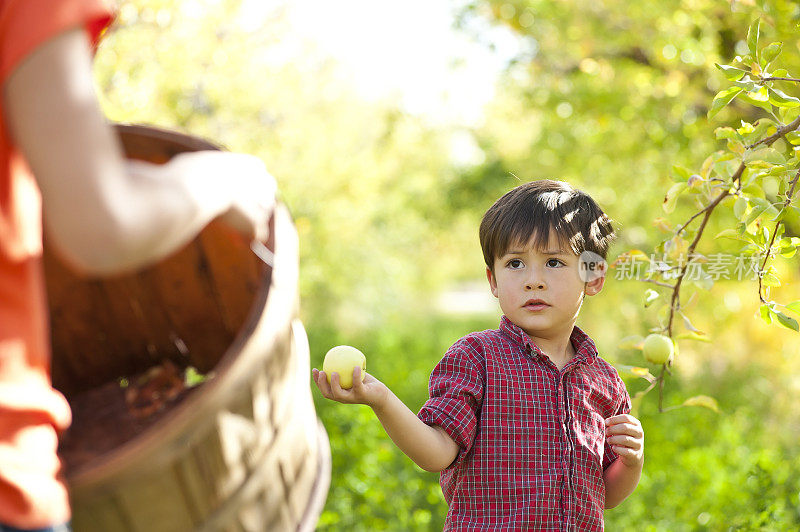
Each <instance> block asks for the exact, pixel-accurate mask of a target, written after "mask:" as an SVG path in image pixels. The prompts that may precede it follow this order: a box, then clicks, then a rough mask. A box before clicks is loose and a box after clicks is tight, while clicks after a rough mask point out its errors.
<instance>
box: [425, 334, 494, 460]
mask: <svg viewBox="0 0 800 532" xmlns="http://www.w3.org/2000/svg"><path fill="white" fill-rule="evenodd" d="M475 342H477V341H470V339H468V338H462V339H461V340H459V341H458V342H456V343H455V344H454V345H453V346H452V347H451V348H450V349H448V351H447V353H445V355H444V356H443V357H442V359H441V360H440V361H439V363H438V364H437V365H436V367H435V368H434V370H433V372H432V373H431V377H430V381H429V384H428V390H429V393H430V397H429V399H428V400H427V401H426V402H425V404H424V405H423V406H422V409H420V412H419V414H418V417H419V419H420V420H422V421H423V422H424V423H425V424H427V425H439V426H441V427H442V428H443V429H444V430H445V432H447V434H448V435H449V436H450V437H451V438H452V439H453V441H455V442H456V444H458V446H459V448H460V451H459V453H458V456H457V457H456V459H455V460H454V461H453V463H452V464H450V466H448V467H452V466H453V465H456V464H458V463H460V462H461V461H462V460H463V459H464V456H465V455H466V454H467V453H468V452H469V451H470V449H472V443H473V441H474V440H475V433H476V431H477V428H478V415H479V412H480V407H481V402H482V400H483V390H484V382H485V378H484V374H483V371H482V368H483V364H482V363H481V362H480V360H481V357H480V356H479V354H480V350H479V349H476V346H475Z"/></svg>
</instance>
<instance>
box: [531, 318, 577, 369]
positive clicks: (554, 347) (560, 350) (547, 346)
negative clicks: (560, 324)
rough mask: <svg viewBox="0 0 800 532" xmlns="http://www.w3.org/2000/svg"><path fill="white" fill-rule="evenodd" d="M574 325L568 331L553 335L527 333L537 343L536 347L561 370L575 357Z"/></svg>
mask: <svg viewBox="0 0 800 532" xmlns="http://www.w3.org/2000/svg"><path fill="white" fill-rule="evenodd" d="M573 327H574V324H573V325H572V326H570V327H569V329H568V330H567V331H562V332H559V333H557V334H553V335H543V336H537V335H531V334H528V333H526V334H528V338H530V340H531V342H533V343H534V344H536V347H538V348H539V350H540V351H541V352H542V353H544V354H545V355H546V356H547V358H549V359H550V361H551V362H553V364H555V366H556V367H557V368H558V370H559V371H561V370H562V369H563V368H564V366H566V365H567V364H568V363H569V361H570V360H572V359H573V358H574V357H575V348H574V347H573V346H572V342H571V341H570V338H571V337H572V329H573Z"/></svg>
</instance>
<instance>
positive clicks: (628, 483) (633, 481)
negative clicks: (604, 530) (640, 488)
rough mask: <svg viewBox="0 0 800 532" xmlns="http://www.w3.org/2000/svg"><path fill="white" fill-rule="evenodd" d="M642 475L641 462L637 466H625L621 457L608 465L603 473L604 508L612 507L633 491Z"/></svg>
mask: <svg viewBox="0 0 800 532" xmlns="http://www.w3.org/2000/svg"><path fill="white" fill-rule="evenodd" d="M641 476H642V463H641V462H640V463H639V466H638V467H635V466H627V465H625V464H624V463H623V462H622V460H621V459H619V458H617V460H616V461H615V462H614V463H613V464H611V465H610V466H608V468H607V469H606V470H605V472H604V473H603V482H604V483H605V486H606V506H605V507H606V508H613V507H615V506H617V505H618V504H619V503H621V502H622V501H624V500H625V499H626V498H627V497H628V495H630V494H631V493H633V490H635V489H636V486H637V485H638V484H639V479H640V478H641Z"/></svg>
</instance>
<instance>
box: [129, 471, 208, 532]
mask: <svg viewBox="0 0 800 532" xmlns="http://www.w3.org/2000/svg"><path fill="white" fill-rule="evenodd" d="M118 498H119V503H120V506H121V507H122V508H123V509H124V511H125V513H126V514H127V516H128V519H130V528H131V529H132V530H134V531H135V532H186V531H187V530H193V529H194V528H195V523H193V522H192V519H191V517H190V512H189V509H188V508H187V507H186V502H185V501H184V499H183V497H182V495H181V490H180V486H179V483H178V479H177V478H176V476H175V475H174V474H173V473H172V472H171V471H164V473H163V474H161V475H148V476H146V477H142V478H141V479H139V481H138V482H131V483H128V484H126V485H124V486H121V487H120V490H119V494H118Z"/></svg>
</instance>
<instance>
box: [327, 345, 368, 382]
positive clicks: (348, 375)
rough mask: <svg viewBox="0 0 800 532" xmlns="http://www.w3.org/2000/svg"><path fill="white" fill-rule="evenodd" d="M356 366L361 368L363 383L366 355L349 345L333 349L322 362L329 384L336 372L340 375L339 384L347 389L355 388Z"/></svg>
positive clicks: (362, 380)
mask: <svg viewBox="0 0 800 532" xmlns="http://www.w3.org/2000/svg"><path fill="white" fill-rule="evenodd" d="M356 366H361V382H364V370H366V369H367V357H365V356H364V353H362V352H361V351H359V350H358V349H356V348H355V347H350V346H349V345H337V346H336V347H332V348H331V349H330V350H329V351H328V352H327V353H325V360H323V361H322V371H324V372H325V377H326V378H327V379H328V383H330V382H331V373H333V372H334V371H335V372H336V373H338V374H339V383H340V384H341V386H342V388H345V389H349V388H352V387H353V370H354V369H355V367H356Z"/></svg>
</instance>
